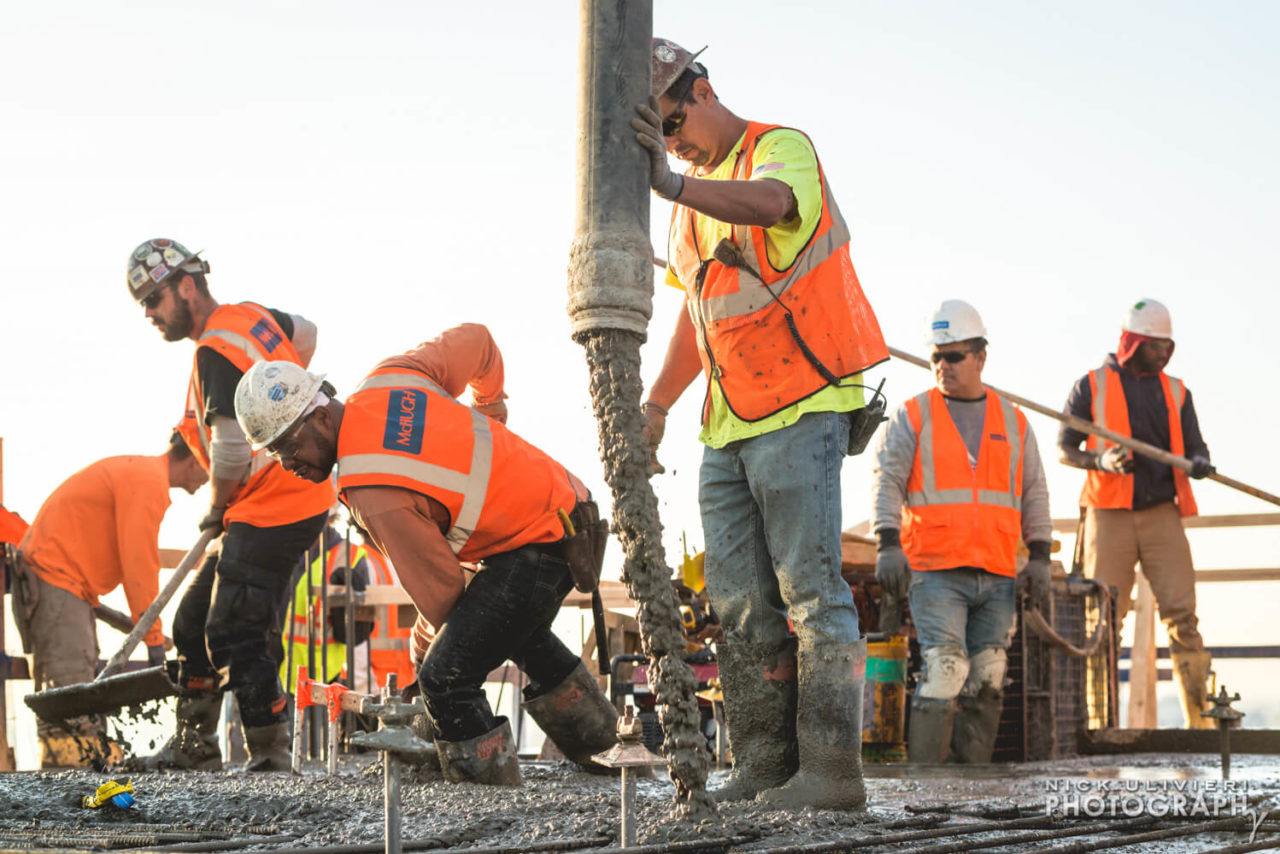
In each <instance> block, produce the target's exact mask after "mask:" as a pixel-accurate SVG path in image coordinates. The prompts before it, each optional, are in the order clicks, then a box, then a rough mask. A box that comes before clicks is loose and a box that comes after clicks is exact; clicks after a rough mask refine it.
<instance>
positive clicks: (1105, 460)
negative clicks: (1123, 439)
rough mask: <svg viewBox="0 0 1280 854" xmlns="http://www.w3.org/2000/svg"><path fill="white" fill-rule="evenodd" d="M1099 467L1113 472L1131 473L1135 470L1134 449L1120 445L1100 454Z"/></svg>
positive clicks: (1101, 469)
mask: <svg viewBox="0 0 1280 854" xmlns="http://www.w3.org/2000/svg"><path fill="white" fill-rule="evenodd" d="M1098 469H1099V470H1100V471H1105V472H1110V473H1111V474H1129V473H1130V472H1132V471H1133V451H1130V450H1129V449H1128V448H1122V447H1120V446H1119V445H1115V446H1113V447H1110V448H1107V449H1106V450H1105V451H1103V452H1102V453H1100V454H1098Z"/></svg>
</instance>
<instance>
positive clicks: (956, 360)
mask: <svg viewBox="0 0 1280 854" xmlns="http://www.w3.org/2000/svg"><path fill="white" fill-rule="evenodd" d="M971 352H973V351H972V350H945V351H942V350H939V351H935V352H933V353H930V354H929V361H930V362H933V363H934V364H935V365H936V364H938V363H939V362H946V363H947V364H948V365H958V364H960V363H961V362H963V361H964V360H965V359H967V358H968V357H969V354H970V353H971Z"/></svg>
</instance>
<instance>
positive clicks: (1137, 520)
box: [1084, 502, 1204, 652]
mask: <svg viewBox="0 0 1280 854" xmlns="http://www.w3.org/2000/svg"><path fill="white" fill-rule="evenodd" d="M1138 563H1141V564H1142V574H1143V575H1145V576H1146V578H1147V581H1148V582H1149V583H1150V584H1151V592H1152V593H1154V594H1155V598H1156V604H1157V605H1158V606H1159V609H1160V618H1161V619H1162V620H1163V621H1164V624H1165V626H1166V628H1168V630H1169V647H1170V649H1171V650H1172V651H1173V652H1193V651H1196V650H1201V649H1204V638H1202V637H1201V636H1200V630H1199V629H1198V628H1197V625H1198V624H1199V621H1198V620H1197V619H1196V587H1195V569H1194V567H1193V566H1192V563H1191V546H1190V544H1189V543H1188V542H1187V534H1186V531H1184V530H1183V528H1182V517H1181V516H1179V515H1178V508H1177V505H1175V504H1174V503H1173V502H1168V503H1166V504H1159V505H1157V506H1155V507H1148V508H1147V509H1146V510H1098V509H1095V508H1092V507H1091V508H1089V510H1088V513H1087V515H1086V518H1085V528H1084V571H1085V574H1086V575H1087V576H1089V577H1090V578H1093V579H1096V580H1097V581H1100V582H1102V583H1103V584H1109V585H1112V586H1114V587H1115V588H1116V592H1117V595H1118V596H1119V598H1118V600H1117V601H1116V612H1117V615H1118V616H1119V619H1120V620H1121V621H1122V622H1123V620H1124V617H1125V614H1127V613H1128V611H1129V597H1130V596H1131V595H1132V592H1133V581H1134V567H1135V565H1136V564H1138Z"/></svg>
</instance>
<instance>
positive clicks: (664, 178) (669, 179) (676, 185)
mask: <svg viewBox="0 0 1280 854" xmlns="http://www.w3.org/2000/svg"><path fill="white" fill-rule="evenodd" d="M660 109H661V108H660V107H659V106H658V99H657V98H653V97H651V98H649V103H648V104H640V105H639V106H637V107H636V118H634V119H632V120H631V127H633V128H634V129H635V131H636V142H638V143H640V147H641V148H643V149H644V151H645V154H648V155H649V186H650V187H652V188H653V191H654V192H655V193H657V194H658V195H659V196H661V197H662V198H664V199H666V200H667V201H669V202H674V201H675V200H676V199H678V198H680V193H682V192H683V191H684V176H683V175H678V174H676V173H675V172H672V171H671V164H670V163H668V162H667V141H666V139H665V138H664V137H663V136H662V113H661V112H660Z"/></svg>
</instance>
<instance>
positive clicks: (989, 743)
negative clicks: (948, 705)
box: [913, 685, 1004, 765]
mask: <svg viewBox="0 0 1280 854" xmlns="http://www.w3.org/2000/svg"><path fill="white" fill-rule="evenodd" d="M957 706H958V707H959V708H958V709H957V711H956V721H955V729H954V731H953V733H952V736H951V755H952V757H953V758H954V759H955V760H956V761H957V762H964V763H966V764H969V765H985V764H987V763H989V762H990V761H991V754H992V753H994V752H995V749H996V731H997V730H999V729H1000V711H1001V709H1003V708H1004V694H1003V693H1001V692H1000V691H997V690H996V689H995V688H992V687H991V686H990V685H983V686H982V687H981V688H979V689H978V693H977V694H976V695H973V696H968V695H965V694H961V695H960V698H959V700H958V701H957ZM913 733H914V730H913Z"/></svg>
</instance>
